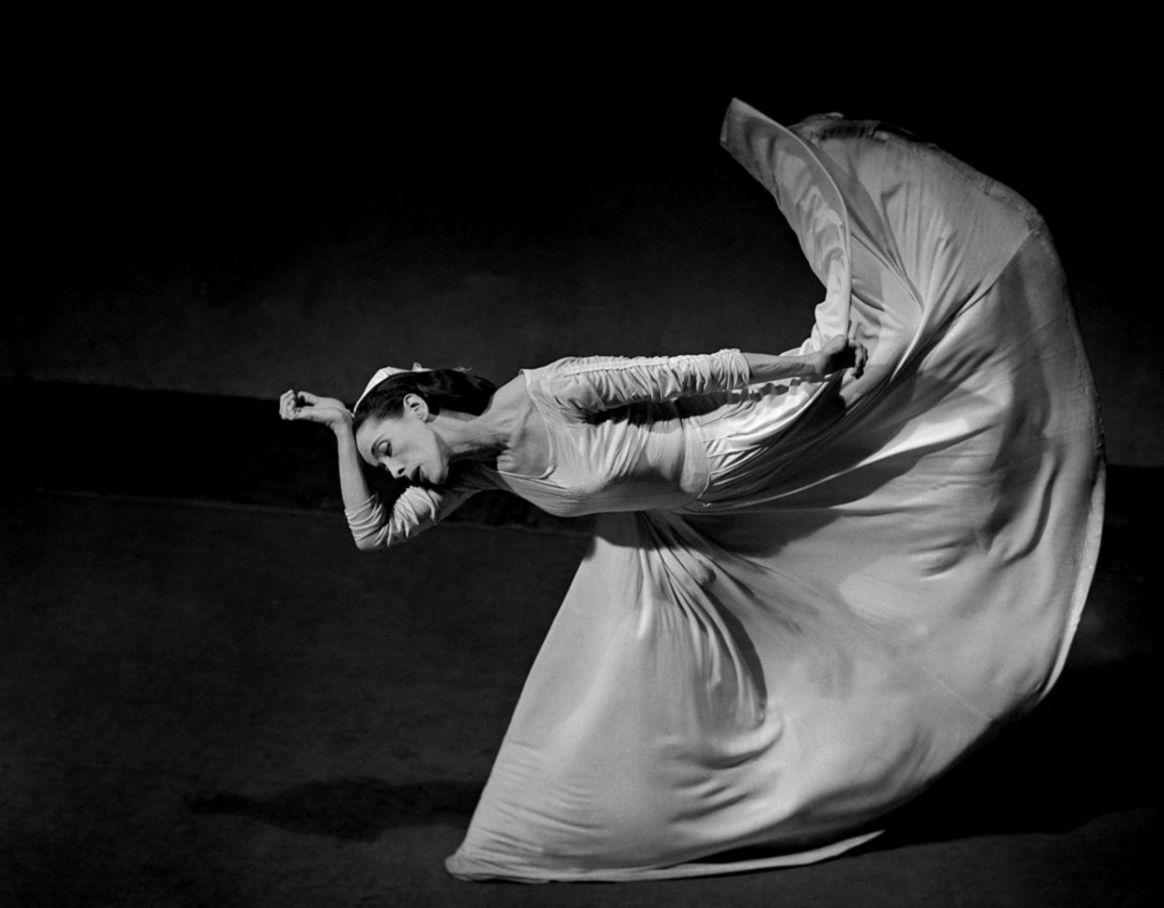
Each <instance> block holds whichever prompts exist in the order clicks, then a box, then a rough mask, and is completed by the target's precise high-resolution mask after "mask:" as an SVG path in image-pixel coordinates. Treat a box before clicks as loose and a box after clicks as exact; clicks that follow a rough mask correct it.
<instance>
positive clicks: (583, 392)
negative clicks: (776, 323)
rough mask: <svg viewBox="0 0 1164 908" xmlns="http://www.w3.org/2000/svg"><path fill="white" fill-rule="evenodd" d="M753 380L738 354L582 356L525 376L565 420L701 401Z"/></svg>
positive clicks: (536, 370)
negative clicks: (634, 407) (639, 406)
mask: <svg viewBox="0 0 1164 908" xmlns="http://www.w3.org/2000/svg"><path fill="white" fill-rule="evenodd" d="M750 379H751V371H750V370H749V368H748V363H747V360H745V359H744V357H743V355H742V354H741V353H740V351H739V350H720V351H719V352H718V353H708V354H691V355H684V356H637V357H621V356H586V357H573V358H567V359H560V360H558V361H557V362H554V363H551V364H550V365H548V366H545V367H544V368H542V369H531V370H527V371H526V380H527V381H528V382H529V383H530V384H531V386H533V387H536V388H537V390H538V392H539V393H540V394H541V396H542V397H543V399H546V400H548V401H549V402H550V403H551V404H552V405H553V406H554V408H555V410H557V411H558V412H559V413H560V414H561V415H562V416H563V417H565V418H566V419H567V420H568V421H569V420H571V419H572V420H581V421H584V420H586V419H588V418H589V417H591V416H593V415H595V414H597V413H601V412H603V411H606V410H613V409H617V408H619V407H626V406H629V405H631V404H641V403H660V402H662V401H670V400H678V399H679V398H683V397H701V396H703V395H707V394H714V393H717V392H721V391H730V390H734V389H737V388H743V387H746V386H747V384H748V382H749V381H750Z"/></svg>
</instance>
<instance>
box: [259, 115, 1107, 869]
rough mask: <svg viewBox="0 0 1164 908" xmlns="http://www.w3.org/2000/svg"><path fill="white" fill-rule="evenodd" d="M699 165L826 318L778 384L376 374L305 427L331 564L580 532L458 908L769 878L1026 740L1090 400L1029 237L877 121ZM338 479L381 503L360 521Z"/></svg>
mask: <svg viewBox="0 0 1164 908" xmlns="http://www.w3.org/2000/svg"><path fill="white" fill-rule="evenodd" d="M723 142H724V144H725V146H726V147H727V149H728V150H729V151H730V152H731V153H732V154H733V155H735V156H736V157H737V158H738V159H739V160H740V161H741V163H743V164H744V166H745V167H747V168H748V169H749V171H750V172H752V173H753V175H755V176H756V177H757V179H759V180H760V181H761V182H762V183H763V184H764V185H765V186H766V187H767V188H768V189H769V191H771V192H772V194H773V195H774V196H775V198H776V201H777V204H778V205H779V207H780V209H781V211H782V212H783V213H784V215H785V216H786V217H787V218H788V220H789V223H790V224H791V225H792V227H793V229H794V230H795V231H796V232H797V235H798V237H799V238H800V241H801V245H802V248H803V250H804V252H805V254H806V256H807V257H808V260H809V263H810V264H811V265H812V267H813V268H814V270H815V271H816V273H817V274H818V276H819V277H820V278H821V281H822V283H823V284H824V286H825V288H826V295H825V299H824V301H823V302H821V303H820V304H819V305H818V306H817V307H816V312H815V320H814V324H813V326H812V331H811V335H810V336H809V338H808V339H807V340H806V341H805V342H804V344H802V345H801V347H800V348H799V349H797V350H795V351H790V352H789V353H787V354H783V355H780V356H772V355H764V354H746V353H740V352H738V351H735V350H726V351H720V352H719V353H715V354H709V355H691V356H679V357H647V358H612V357H587V358H575V359H565V360H560V361H558V362H555V363H552V364H550V365H548V366H545V367H543V368H540V369H530V370H525V371H523V373H522V374H521V375H520V376H518V377H517V378H515V379H514V380H513V381H511V382H509V383H508V384H506V385H504V386H503V387H501V388H500V389H497V390H496V391H495V392H494V389H493V387H492V385H490V384H489V383H487V382H484V381H483V380H481V379H477V378H474V377H471V376H467V375H465V374H463V373H459V372H456V371H450V370H437V371H426V370H419V369H418V368H415V367H414V369H413V370H407V371H406V370H397V369H385V370H381V372H380V373H378V374H377V375H376V376H375V377H374V378H373V380H372V381H371V382H370V383H369V386H368V388H367V389H366V390H365V393H364V395H363V396H362V397H361V399H360V401H359V402H358V404H357V406H356V407H355V408H354V415H353V414H352V413H350V412H349V411H348V410H347V409H346V408H345V407H344V405H343V404H342V403H340V402H339V401H338V400H334V399H327V398H318V397H315V396H314V395H311V394H307V393H300V394H298V395H297V394H295V393H294V392H287V394H285V395H284V397H283V400H282V401H281V408H282V413H283V416H284V417H285V418H287V419H306V420H311V421H316V422H322V423H325V424H327V425H329V426H330V427H331V428H332V429H333V430H334V431H335V434H336V437H337V440H338V448H339V459H340V477H341V485H342V490H343V497H344V502H345V506H346V510H347V517H348V521H349V524H350V526H351V530H352V533H353V536H354V538H355V540H356V543H357V545H359V546H360V547H361V548H364V549H379V548H383V547H386V546H391V545H393V544H394V543H396V542H399V541H401V540H404V539H407V538H408V537H410V536H412V535H414V534H415V533H416V532H418V531H420V530H422V529H424V528H426V527H428V526H430V525H432V524H433V523H435V522H437V521H439V520H440V519H441V518H442V517H443V516H444V515H446V514H447V513H449V511H451V510H452V509H453V508H455V507H456V506H457V505H458V504H459V503H460V502H462V501H463V500H464V499H465V498H466V497H467V496H468V495H471V494H473V493H474V492H476V491H479V490H482V489H494V488H502V489H507V490H509V491H511V492H513V493H514V494H517V495H519V496H521V497H522V498H525V499H526V500H528V501H530V502H532V503H534V504H535V505H537V506H539V507H541V508H544V509H545V510H547V511H550V512H551V513H554V514H560V515H576V514H598V515H600V516H599V517H598V524H597V532H596V535H595V539H594V542H593V545H592V547H591V549H590V551H589V552H588V554H587V555H586V557H585V559H584V560H583V563H582V565H581V566H580V568H579V570H578V574H577V576H576V578H575V581H574V583H573V584H572V586H571V588H570V591H569V593H568V594H567V596H566V599H565V601H564V602H563V604H562V607H561V609H560V611H559V614H558V616H557V618H556V619H555V622H554V624H553V626H552V628H551V630H550V632H549V634H548V636H547V638H546V641H545V643H544V645H543V647H542V649H541V652H540V653H539V655H538V658H537V660H536V662H535V664H534V666H533V668H532V669H531V671H530V676H529V679H528V680H527V682H526V686H525V689H524V691H523V693H522V696H521V698H520V700H519V702H518V704H517V708H516V711H515V714H514V717H513V719H512V722H511V724H510V727H509V730H508V732H507V733H506V736H505V739H504V741H503V743H502V745H501V749H500V752H499V754H498V756H497V760H496V763H495V765H494V768H493V772H492V773H491V775H490V778H489V781H488V783H487V785H486V787H485V790H484V792H483V794H482V797H481V801H480V803H479V805H478V807H477V810H476V813H475V814H474V817H473V820H472V823H471V825H470V828H469V830H468V833H467V835H466V838H465V841H464V843H463V844H462V845H461V847H460V848H459V849H458V851H457V852H456V854H454V855H453V856H451V857H450V858H449V859H448V861H447V866H448V868H449V870H450V872H451V873H453V874H454V875H456V876H458V877H461V878H465V879H485V878H505V879H512V880H524V881H544V880H578V879H592V880H634V879H651V878H660V877H680V876H695V875H701V874H710V873H724V872H729V871H735V870H746V869H755V868H759V867H775V866H781V865H790V864H799V863H806V862H810V861H815V860H820V859H822V858H825V857H829V856H831V855H835V854H838V853H840V852H842V851H844V850H846V849H848V848H851V847H853V846H855V845H857V844H859V843H861V842H864V841H867V840H868V839H870V838H872V837H873V836H875V835H876V834H877V833H878V832H879V831H880V827H879V826H878V821H879V820H880V819H881V818H882V817H884V816H885V815H886V814H887V813H889V812H890V811H892V810H893V809H894V808H896V807H898V806H899V805H901V804H903V803H904V802H906V801H907V800H908V799H910V798H911V797H913V796H915V795H916V794H918V793H919V792H920V791H922V790H923V789H924V788H925V787H926V786H927V785H929V784H930V783H931V782H932V781H933V780H934V779H936V778H937V777H938V776H939V775H940V774H941V773H942V772H944V771H945V770H947V769H948V768H949V767H950V766H951V765H952V764H953V763H954V762H955V761H956V760H957V759H958V758H959V757H960V756H962V755H964V754H965V753H966V752H967V751H968V749H969V748H971V747H972V746H973V745H975V744H976V743H978V742H981V741H983V740H984V739H985V738H986V737H987V736H988V735H989V734H990V733H991V732H993V731H995V730H996V729H997V728H999V727H1000V726H1001V725H1002V724H1003V723H1005V722H1007V721H1010V720H1012V719H1013V718H1015V717H1016V716H1018V715H1020V714H1022V713H1023V712H1024V711H1025V710H1027V709H1029V708H1030V707H1031V706H1033V705H1034V704H1035V703H1036V702H1038V700H1039V699H1041V697H1042V696H1043V695H1045V693H1046V692H1047V691H1048V690H1049V688H1050V686H1051V684H1052V683H1053V682H1054V680H1055V678H1056V676H1057V675H1058V673H1059V671H1060V670H1061V667H1062V665H1063V660H1064V658H1065V655H1066V650H1067V646H1068V644H1069V643H1070V639H1071V636H1072V633H1073V631H1074V628H1075V625H1076V623H1077V622H1078V619H1079V613H1080V610H1081V608H1082V605H1083V601H1084V598H1085V595H1086V591H1087V587H1088V584H1089V582H1090V578H1091V574H1092V571H1093V568H1094V563H1095V556H1096V553H1097V549H1098V542H1099V528H1100V518H1101V512H1102V490H1103V462H1102V456H1101V442H1100V434H1099V428H1098V421H1097V417H1096V409H1095V395H1094V389H1093V386H1092V383H1091V378H1090V373H1089V370H1088V367H1087V363H1086V359H1085V357H1084V355H1083V352H1082V348H1081V345H1080V342H1079V337H1078V332H1077V329H1076V327H1075V324H1074V320H1073V316H1072V313H1071V310H1070V305H1069V303H1068V301H1067V297H1066V292H1065V285H1064V281H1063V277H1062V273H1061V271H1060V269H1059V264H1058V260H1057V257H1056V256H1055V253H1054V249H1053V247H1052V245H1051V242H1050V239H1049V237H1048V234H1047V231H1046V228H1045V226H1044V225H1043V222H1042V221H1041V219H1040V218H1039V216H1038V214H1037V213H1036V212H1035V211H1034V210H1033V209H1032V208H1031V207H1030V206H1029V205H1028V204H1027V203H1025V202H1024V201H1023V200H1022V199H1021V198H1019V197H1018V196H1016V195H1015V194H1014V193H1013V192H1011V191H1010V190H1008V189H1006V188H1005V187H1003V186H1000V185H999V184H997V183H995V182H993V181H991V180H989V179H988V178H986V177H984V176H982V175H981V174H978V173H977V172H975V171H973V170H972V169H970V168H968V167H967V166H965V165H964V164H961V163H960V162H958V161H956V160H954V159H952V158H950V157H949V156H948V155H946V154H944V153H943V152H941V151H940V150H939V149H936V148H934V147H932V146H928V145H924V144H922V143H919V142H917V141H916V140H913V139H912V138H910V137H906V136H903V135H901V134H899V133H897V132H895V131H893V130H891V129H889V128H887V127H885V126H883V125H881V124H878V123H867V122H860V123H858V122H849V121H845V120H842V119H839V118H835V117H821V118H815V119H812V120H809V121H806V122H805V123H802V124H799V125H798V126H797V127H795V128H794V129H792V130H789V129H785V128H784V127H781V126H779V125H778V124H776V123H774V122H773V121H771V120H769V119H768V118H766V117H764V116H763V115H762V114H760V113H758V112H757V111H755V110H753V109H752V108H750V107H748V106H747V105H745V104H742V103H740V102H738V101H737V102H733V104H732V105H731V107H730V108H729V110H728V114H727V118H726V120H725V123H724V131H723ZM361 462H365V463H367V464H370V465H374V466H379V467H383V468H385V469H387V470H389V471H390V472H391V473H392V474H393V475H394V476H396V477H397V478H398V479H400V480H401V481H403V482H407V483H408V487H407V488H406V489H405V490H404V492H403V494H401V496H400V497H399V498H398V499H396V501H395V502H393V503H392V504H391V506H390V507H386V506H385V505H384V504H383V503H382V502H380V500H379V499H378V498H377V497H376V496H375V495H373V494H372V493H371V492H370V491H369V489H368V486H367V484H366V482H365V479H364V476H363V473H362V471H361Z"/></svg>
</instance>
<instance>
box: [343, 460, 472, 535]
mask: <svg viewBox="0 0 1164 908" xmlns="http://www.w3.org/2000/svg"><path fill="white" fill-rule="evenodd" d="M488 488H492V486H491V485H490V484H489V482H488V481H487V480H486V479H485V478H484V477H483V476H481V474H480V473H479V472H478V471H477V470H474V469H472V468H469V469H466V470H464V471H461V472H460V474H459V475H458V476H456V478H454V479H452V480H451V481H450V482H449V483H448V484H447V485H445V486H444V487H442V488H439V489H429V488H422V487H420V486H408V488H406V489H405V490H404V491H403V492H402V493H401V494H400V496H399V497H397V498H396V500H395V501H393V502H392V504H391V507H390V508H389V507H386V506H385V505H384V503H383V501H382V500H381V499H380V496H379V495H377V494H375V493H373V494H372V495H371V496H370V497H369V498H368V499H367V500H366V501H364V502H363V503H362V504H360V505H358V506H357V507H354V508H345V509H344V516H345V517H347V520H348V527H349V528H350V529H351V531H352V538H353V539H354V540H355V543H356V547H357V548H359V549H361V550H362V551H373V550H375V549H381V548H388V547H390V546H393V545H396V544H397V543H400V542H404V541H405V540H407V539H411V538H412V537H413V536H415V535H417V534H418V533H420V532H422V531H424V530H427V529H428V528H429V527H431V526H434V525H435V524H437V523H439V522H440V521H441V520H443V519H444V518H445V517H447V516H448V515H449V514H451V513H452V512H453V511H455V510H456V509H457V508H459V507H460V506H461V505H462V504H463V503H464V502H465V501H466V500H467V499H468V498H469V497H471V496H472V495H475V494H476V493H477V492H480V491H484V490H485V489H488Z"/></svg>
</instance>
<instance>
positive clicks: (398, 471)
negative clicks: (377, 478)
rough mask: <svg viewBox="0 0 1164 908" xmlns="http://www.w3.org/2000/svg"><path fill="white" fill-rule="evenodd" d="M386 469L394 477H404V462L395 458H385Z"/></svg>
mask: <svg viewBox="0 0 1164 908" xmlns="http://www.w3.org/2000/svg"><path fill="white" fill-rule="evenodd" d="M384 469H385V470H387V471H388V473H389V475H390V476H391V477H392V478H393V479H403V478H404V464H402V463H399V462H397V461H395V460H385V461H384Z"/></svg>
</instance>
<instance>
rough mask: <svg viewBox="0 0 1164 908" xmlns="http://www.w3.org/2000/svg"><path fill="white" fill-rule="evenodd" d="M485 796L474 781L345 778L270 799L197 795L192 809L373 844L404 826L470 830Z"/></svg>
mask: <svg viewBox="0 0 1164 908" xmlns="http://www.w3.org/2000/svg"><path fill="white" fill-rule="evenodd" d="M480 796H481V786H480V785H476V784H473V783H471V782H449V781H440V780H435V781H431V782H418V783H414V784H410V785H391V784H389V783H388V782H383V781H381V780H379V779H371V778H342V779H331V780H329V781H325V782H324V781H319V782H307V783H306V784H304V785H296V786H295V787H294V788H289V789H287V790H286V791H281V792H279V793H278V794H275V795H272V796H271V797H269V798H252V797H247V796H246V795H240V794H234V793H231V792H218V793H214V794H202V795H194V796H191V797H189V798H187V799H186V806H187V807H188V808H189V810H190V811H191V812H192V813H195V814H200V815H213V814H217V815H227V816H239V817H249V818H251V819H253V820H258V821H259V822H261V823H266V824H268V825H271V826H279V827H282V828H283V829H289V830H291V831H292V832H306V833H312V834H314V835H322V836H330V837H332V838H336V839H344V840H348V841H363V842H370V841H374V840H375V839H377V838H379V836H380V834H381V833H383V832H384V831H385V830H387V829H391V828H395V827H398V826H427V825H430V824H433V823H439V822H450V821H451V822H454V823H458V824H464V825H467V824H468V821H469V816H470V815H471V814H472V812H473V808H474V807H475V806H476V804H477V799H478V798H479V797H480Z"/></svg>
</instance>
